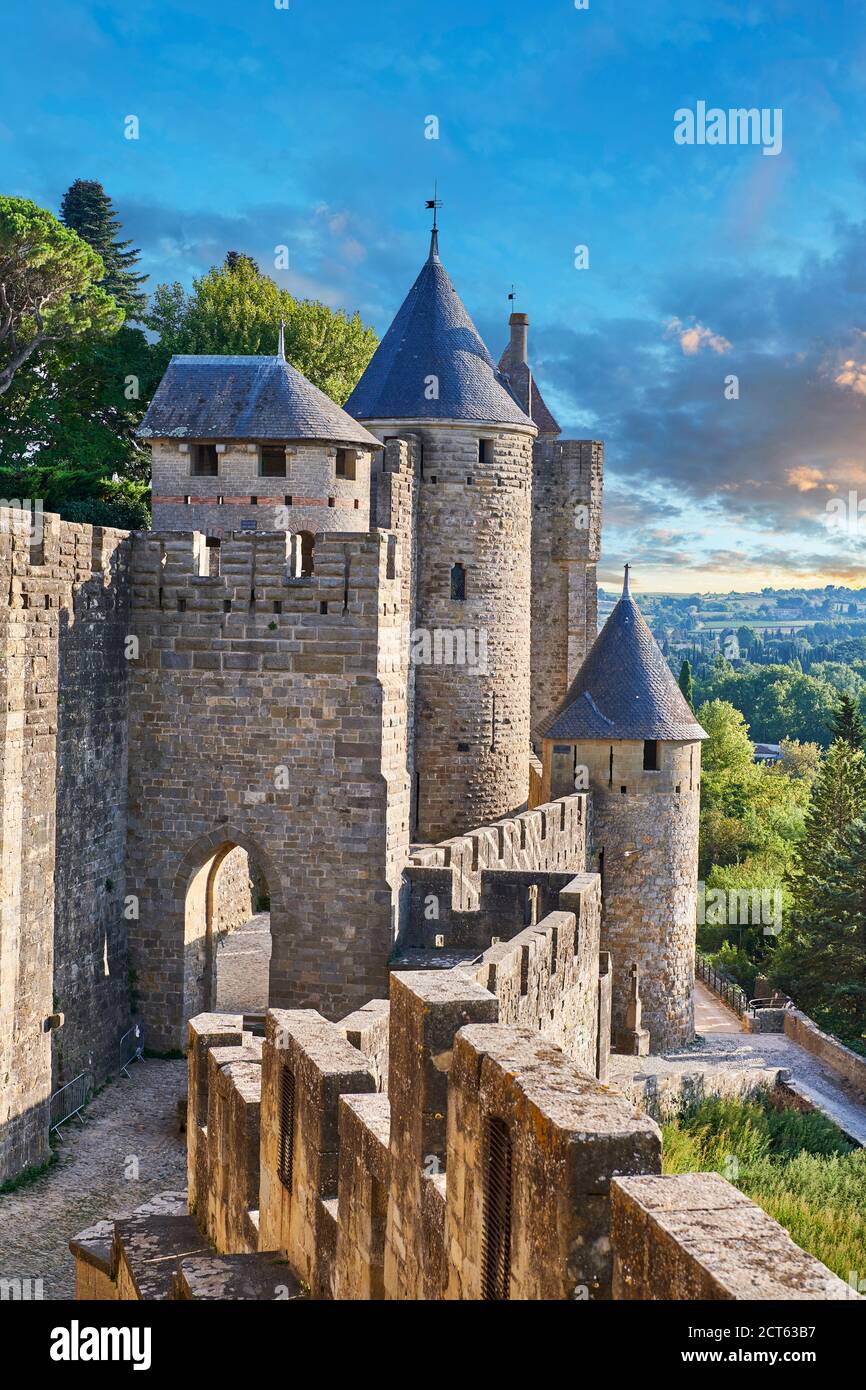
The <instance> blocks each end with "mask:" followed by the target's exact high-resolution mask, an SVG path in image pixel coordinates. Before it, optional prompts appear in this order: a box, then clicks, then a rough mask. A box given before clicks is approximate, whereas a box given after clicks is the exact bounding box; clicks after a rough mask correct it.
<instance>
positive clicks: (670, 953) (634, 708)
mask: <svg viewBox="0 0 866 1390" xmlns="http://www.w3.org/2000/svg"><path fill="white" fill-rule="evenodd" d="M543 735H544V788H545V794H546V795H547V796H549V797H558V796H565V795H568V794H570V793H572V792H574V791H581V790H588V791H589V792H590V793H591V800H592V809H591V825H592V854H593V867H594V868H595V869H597V870H598V872H599V873H600V874H601V877H602V897H603V904H604V910H603V919H602V942H601V945H602V950H606V951H610V953H611V956H612V958H613V960H612V964H613V1020H612V1022H613V1034H614V1037H616V1036H617V1034H618V1033H620V1034H621V1033H623V1032H625V1031H626V1012H627V1009H628V1004H629V999H630V995H631V987H632V981H631V970H632V966H633V965H637V967H638V988H639V992H640V998H641V1001H642V1003H643V1027H644V1028H645V1029H647V1030H648V1031H649V1046H650V1050H651V1051H652V1052H667V1051H670V1050H671V1049H673V1048H677V1047H681V1046H682V1045H683V1044H684V1043H687V1042H689V1041H691V1039H692V1037H693V1036H694V1011H693V1004H692V989H693V986H694V964H695V917H696V899H697V870H698V813H699V809H700V774H701V740H702V739H704V738H706V734H705V733H704V731H703V729H702V728H701V727H700V725H699V724H698V723H697V720H696V719H695V717H694V714H693V713H692V711H691V710H690V709H689V706H688V705H687V703H686V701H685V699H684V698H683V696H682V694H681V692H680V690H679V687H678V686H677V683H676V681H675V680H674V678H673V676H672V674H671V671H670V668H669V667H668V664H667V662H666V661H665V659H664V657H663V656H662V653H661V651H660V650H659V648H658V646H657V644H656V642H655V639H654V638H653V635H652V633H651V632H650V630H649V628H648V627H647V624H646V622H645V621H644V618H643V616H642V614H641V612H640V609H639V608H638V606H637V604H636V603H635V602H634V600H633V599H632V597H631V595H630V593H629V585H628V567H626V579H625V585H624V587H623V594H622V598H621V599H620V601H619V603H618V604H617V605H616V607H615V608H614V610H613V612H612V613H611V615H610V617H609V618H608V620H607V623H606V624H605V626H604V628H603V630H602V632H601V634H600V635H599V637H598V638H597V639H596V642H595V644H594V646H593V647H592V649H591V651H590V653H589V655H588V656H587V658H586V660H585V662H584V663H583V665H582V666H581V668H580V670H579V671H578V673H577V676H576V677H575V679H574V682H573V683H572V686H571V688H570V690H569V692H568V695H567V696H566V698H565V700H564V701H563V703H562V704H561V705H560V707H559V709H558V711H557V712H556V713H555V714H554V715H553V716H552V717H551V718H550V719H548V720H547V722H546V724H545V725H544V726H543Z"/></svg>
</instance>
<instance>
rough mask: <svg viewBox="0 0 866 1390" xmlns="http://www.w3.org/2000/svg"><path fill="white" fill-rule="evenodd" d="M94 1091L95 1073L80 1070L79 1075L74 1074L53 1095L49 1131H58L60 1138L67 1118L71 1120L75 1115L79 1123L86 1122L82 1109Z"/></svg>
mask: <svg viewBox="0 0 866 1390" xmlns="http://www.w3.org/2000/svg"><path fill="white" fill-rule="evenodd" d="M92 1093H93V1073H92V1072H89V1071H82V1072H79V1074H78V1076H73V1078H72V1080H71V1081H67V1083H66V1085H65V1086H61V1087H60V1090H59V1091H55V1092H54V1095H53V1096H52V1097H51V1103H50V1119H49V1122H48V1127H49V1132H50V1133H56V1134H57V1137H58V1138H60V1126H61V1125H62V1124H65V1123H66V1121H67V1120H71V1119H72V1116H73V1115H75V1117H76V1118H77V1120H78V1122H79V1124H82V1125H83V1124H84V1120H83V1119H82V1118H81V1111H82V1110H83V1109H84V1107H85V1105H86V1104H87V1102H88V1101H89V1100H90V1097H91V1095H92Z"/></svg>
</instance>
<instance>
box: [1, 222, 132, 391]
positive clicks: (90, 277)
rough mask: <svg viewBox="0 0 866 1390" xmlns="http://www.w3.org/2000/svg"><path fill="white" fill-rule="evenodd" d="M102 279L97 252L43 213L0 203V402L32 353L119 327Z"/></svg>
mask: <svg viewBox="0 0 866 1390" xmlns="http://www.w3.org/2000/svg"><path fill="white" fill-rule="evenodd" d="M103 274H104V266H103V264H102V261H101V260H100V258H99V256H98V255H97V254H96V252H95V251H93V250H92V248H91V247H90V246H88V245H87V243H86V242H85V241H82V239H81V238H80V237H79V236H77V235H76V234H75V232H72V231H70V230H69V229H68V228H67V227H64V226H63V225H62V223H60V222H58V220H57V218H56V217H53V216H52V214H51V213H50V212H47V211H46V210H45V208H40V207H37V205H36V203H33V202H31V201H30V200H29V199H27V198H6V197H0V396H2V395H4V394H5V393H6V392H7V391H8V390H9V388H10V386H11V385H12V382H13V380H14V378H15V375H16V373H17V372H18V371H19V370H20V369H21V368H22V367H23V366H24V365H25V363H27V362H29V361H30V360H31V359H32V358H34V357H35V356H36V354H37V353H39V354H40V356H41V355H42V353H43V350H44V349H46V348H49V347H54V346H56V345H58V344H60V343H69V342H71V341H73V340H74V339H76V338H79V337H80V336H81V335H83V334H85V333H92V334H99V333H110V332H112V331H114V330H115V329H116V328H118V327H119V326H120V324H121V323H122V321H123V310H122V309H121V308H120V307H119V306H118V305H117V304H116V303H115V301H114V299H113V298H112V296H111V295H110V294H108V292H107V291H106V290H105V289H103V288H102V287H101V285H100V281H101V279H102V277H103Z"/></svg>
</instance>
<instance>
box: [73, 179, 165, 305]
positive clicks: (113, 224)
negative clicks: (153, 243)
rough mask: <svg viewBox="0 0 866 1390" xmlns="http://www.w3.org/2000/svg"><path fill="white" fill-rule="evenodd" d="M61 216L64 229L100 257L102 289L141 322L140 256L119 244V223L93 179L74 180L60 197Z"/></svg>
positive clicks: (125, 243)
mask: <svg viewBox="0 0 866 1390" xmlns="http://www.w3.org/2000/svg"><path fill="white" fill-rule="evenodd" d="M60 216H61V219H62V221H63V224H64V226H66V227H69V228H70V230H71V231H73V232H77V233H78V235H79V236H80V237H81V239H82V241H86V242H87V244H88V246H92V247H93V249H94V251H96V253H97V254H98V255H99V256H100V257H101V259H102V263H103V265H104V267H105V274H104V275H103V277H102V280H101V281H100V284H101V285H102V287H103V289H105V290H107V292H108V293H109V294H110V295H112V297H113V298H114V299H115V300H116V301H117V303H118V304H119V305H120V306H121V308H122V309H123V311H124V313H125V314H126V317H127V318H128V319H140V318H142V317H143V315H144V311H145V308H146V305H147V295H146V294H145V293H144V291H143V290H142V288H141V286H142V285H143V284H144V282H145V280H146V279H147V276H146V275H140V274H138V272H137V271H136V269H135V267H136V266H137V265H138V262H139V259H140V252H139V251H137V250H130V247H131V246H132V242H131V241H120V240H119V239H118V236H117V233H118V232H119V231H120V226H121V224H120V219H119V218H118V216H117V213H116V212H115V210H114V208H113V206H112V203H111V199H110V198H109V196H108V194H107V193H106V191H105V189H104V188H103V187H102V184H101V183H97V182H96V180H95V179H76V180H75V182H74V183H73V184H72V186H71V187H70V188H68V189H67V190H66V192H65V193H64V195H63V201H62V203H61V204H60Z"/></svg>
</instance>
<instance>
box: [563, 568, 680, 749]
mask: <svg viewBox="0 0 866 1390" xmlns="http://www.w3.org/2000/svg"><path fill="white" fill-rule="evenodd" d="M539 733H540V734H541V736H542V737H543V738H551V739H575V740H579V739H605V738H614V739H621V738H622V739H672V740H684V741H689V740H692V739H694V740H697V739H704V738H706V737H707V735H706V734H705V733H704V730H703V729H702V728H701V726H700V724H699V723H698V722H697V720H696V719H695V716H694V715H693V714H692V711H691V710H690V709H689V706H688V704H687V703H686V700H685V697H684V696H683V694H682V691H681V690H680V688H679V686H678V685H677V683H676V681H675V680H674V678H673V675H672V673H671V669H670V667H669V666H668V663H667V662H666V661H665V658H664V656H663V655H662V653H661V650H660V648H659V646H658V643H657V642H656V640H655V638H654V637H653V635H652V633H651V632H650V630H649V628H648V627H647V624H646V621H645V619H644V616H643V614H642V613H641V611H640V609H639V608H638V606H637V604H636V603H635V601H634V599H633V598H632V597H631V595H630V594H629V592H628V582H627V581H626V587H625V589H624V591H623V596H622V598H621V599H620V601H619V603H618V604H617V605H616V607H615V608H614V610H613V612H612V613H611V615H610V617H609V618H608V620H607V622H606V623H605V625H604V627H603V628H602V630H601V632H600V633H599V635H598V637H597V638H596V639H595V642H594V643H593V646H592V649H591V650H590V652H589V654H588V656H587V657H586V660H585V661H584V663H583V665H582V666H581V668H580V670H579V671H578V673H577V675H576V676H575V678H574V680H573V681H572V684H571V687H570V689H569V692H568V694H567V695H566V697H565V699H564V700H563V702H562V704H561V705H560V706H559V709H558V710H556V712H555V713H554V714H552V715H550V716H549V717H548V719H547V720H545V721H544V722H543V723H542V725H541V727H540V729H539Z"/></svg>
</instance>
